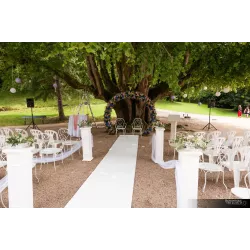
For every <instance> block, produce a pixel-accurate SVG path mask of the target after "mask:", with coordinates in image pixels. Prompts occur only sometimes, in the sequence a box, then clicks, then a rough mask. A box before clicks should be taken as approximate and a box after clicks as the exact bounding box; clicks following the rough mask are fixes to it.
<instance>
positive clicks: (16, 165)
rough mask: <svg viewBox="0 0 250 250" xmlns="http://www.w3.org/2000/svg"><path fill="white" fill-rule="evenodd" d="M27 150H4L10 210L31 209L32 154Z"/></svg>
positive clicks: (30, 150)
mask: <svg viewBox="0 0 250 250" xmlns="http://www.w3.org/2000/svg"><path fill="white" fill-rule="evenodd" d="M32 149H33V148H32V147H29V148H6V149H4V150H3V152H4V153H5V154H6V155H7V170H8V196H9V207H10V208H33V182H32V168H33V154H32Z"/></svg>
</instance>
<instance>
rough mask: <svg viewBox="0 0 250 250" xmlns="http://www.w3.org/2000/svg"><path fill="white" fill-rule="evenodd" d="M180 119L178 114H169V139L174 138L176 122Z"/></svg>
mask: <svg viewBox="0 0 250 250" xmlns="http://www.w3.org/2000/svg"><path fill="white" fill-rule="evenodd" d="M180 120H181V117H180V115H169V116H168V121H169V122H170V123H171V131H170V140H175V139H176V131H177V122H178V121H180Z"/></svg>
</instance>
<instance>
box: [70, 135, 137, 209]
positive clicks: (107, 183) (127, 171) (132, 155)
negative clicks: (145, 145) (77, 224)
mask: <svg viewBox="0 0 250 250" xmlns="http://www.w3.org/2000/svg"><path fill="white" fill-rule="evenodd" d="M137 151H138V135H121V136H119V137H118V139H117V140H116V141H115V143H114V144H113V146H112V147H111V148H110V150H109V152H108V153H107V155H106V156H105V157H104V158H103V160H102V161H101V162H100V163H99V165H98V166H97V167H96V169H95V170H94V171H93V173H92V174H91V175H90V176H89V178H88V179H87V180H86V181H85V182H84V183H83V185H82V186H81V187H80V189H79V190H78V191H77V192H76V194H75V195H74V196H73V198H72V199H71V200H70V201H69V203H68V204H67V205H66V208H130V207H131V204H132V195H133V188H134V176H135V168H136V158H137Z"/></svg>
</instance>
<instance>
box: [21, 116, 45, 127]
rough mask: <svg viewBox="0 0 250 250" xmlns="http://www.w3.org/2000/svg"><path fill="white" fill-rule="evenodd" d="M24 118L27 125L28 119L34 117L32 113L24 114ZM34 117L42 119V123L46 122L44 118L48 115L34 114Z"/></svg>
mask: <svg viewBox="0 0 250 250" xmlns="http://www.w3.org/2000/svg"><path fill="white" fill-rule="evenodd" d="M22 118H23V119H24V125H26V121H27V119H32V116H31V115H29V116H23V117H22ZM33 118H34V119H41V120H42V123H43V124H44V119H45V118H47V116H46V115H34V116H33Z"/></svg>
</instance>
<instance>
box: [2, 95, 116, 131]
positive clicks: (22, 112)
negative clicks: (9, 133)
mask: <svg viewBox="0 0 250 250" xmlns="http://www.w3.org/2000/svg"><path fill="white" fill-rule="evenodd" d="M30 97H32V96H31V95H29V94H26V95H25V94H21V93H16V94H11V93H6V92H0V109H2V108H4V109H5V110H8V111H0V126H12V125H13V126H14V125H23V124H24V120H23V119H22V116H27V115H28V116H29V115H31V111H30V108H27V107H26V98H30ZM79 102H80V100H79V98H77V97H76V98H73V99H72V100H67V101H66V100H65V101H64V105H65V104H66V105H68V106H65V107H64V113H65V115H66V116H69V115H71V114H72V109H73V108H75V107H76V106H77V105H79ZM91 107H92V111H93V113H94V116H95V117H96V118H97V120H103V114H104V109H105V107H106V103H105V102H104V101H102V100H97V99H93V100H91ZM84 113H85V114H87V113H89V115H90V110H89V109H88V108H87V106H85V109H84ZM34 115H46V116H47V117H48V119H46V122H55V119H54V118H55V117H57V116H58V110H57V101H56V99H55V100H53V99H50V100H48V101H46V102H44V101H42V100H35V108H34ZM112 116H115V112H112ZM40 122H41V121H40V120H36V123H38V124H39V123H40Z"/></svg>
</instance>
